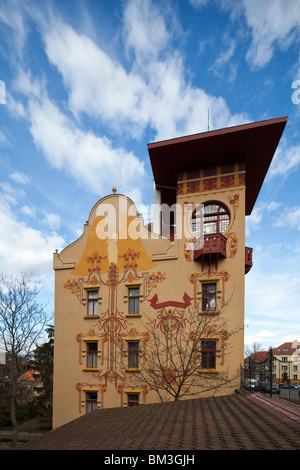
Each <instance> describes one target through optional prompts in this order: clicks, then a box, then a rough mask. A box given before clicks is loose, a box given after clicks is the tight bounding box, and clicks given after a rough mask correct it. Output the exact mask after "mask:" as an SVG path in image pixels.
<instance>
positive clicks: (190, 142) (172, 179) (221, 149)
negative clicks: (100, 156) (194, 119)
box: [148, 116, 287, 215]
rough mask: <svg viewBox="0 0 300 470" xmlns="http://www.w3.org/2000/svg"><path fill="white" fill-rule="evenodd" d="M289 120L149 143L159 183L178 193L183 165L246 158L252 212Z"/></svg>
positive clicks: (162, 186) (197, 164) (209, 163)
mask: <svg viewBox="0 0 300 470" xmlns="http://www.w3.org/2000/svg"><path fill="white" fill-rule="evenodd" d="M286 123H287V117H286V116H283V117H279V118H275V119H268V120H265V121H259V122H252V123H247V124H243V125H238V126H233V127H227V128H225V129H217V130H213V131H208V132H202V133H200V134H195V135H189V136H184V137H179V138H176V139H170V140H165V141H162V142H154V143H151V144H148V152H149V157H150V162H151V166H152V171H153V177H154V181H155V184H156V186H157V187H159V188H169V189H170V190H171V191H172V193H173V194H175V192H174V188H175V187H176V185H177V173H178V171H180V170H182V169H183V170H184V171H186V170H187V169H188V168H191V169H194V168H198V167H199V166H210V165H220V164H222V163H224V162H226V163H228V162H229V161H231V162H240V161H244V162H245V165H246V215H250V214H251V211H252V209H253V206H254V204H255V201H256V199H257V196H258V194H259V191H260V189H261V186H262V184H263V181H264V179H265V176H266V174H267V171H268V169H269V166H270V164H271V161H272V158H273V156H274V153H275V151H276V148H277V145H278V143H279V141H280V138H281V135H282V133H283V130H284V128H285V125H286ZM171 188H173V189H171ZM169 197H170V196H169ZM173 197H175V196H173ZM174 202H176V201H175V200H173V203H174ZM171 204H172V203H171Z"/></svg>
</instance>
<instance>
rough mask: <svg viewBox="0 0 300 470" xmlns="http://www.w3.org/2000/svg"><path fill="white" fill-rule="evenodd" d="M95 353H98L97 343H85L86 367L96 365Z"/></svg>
mask: <svg viewBox="0 0 300 470" xmlns="http://www.w3.org/2000/svg"><path fill="white" fill-rule="evenodd" d="M97 354H98V344H97V343H86V366H87V367H97Z"/></svg>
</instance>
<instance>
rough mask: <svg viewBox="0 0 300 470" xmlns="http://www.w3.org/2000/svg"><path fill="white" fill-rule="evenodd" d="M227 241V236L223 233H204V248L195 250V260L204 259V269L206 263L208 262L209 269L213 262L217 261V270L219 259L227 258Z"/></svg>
mask: <svg viewBox="0 0 300 470" xmlns="http://www.w3.org/2000/svg"><path fill="white" fill-rule="evenodd" d="M226 242H227V238H226V237H224V235H222V234H221V233H212V234H208V235H204V239H203V246H202V248H200V249H199V250H195V251H194V261H196V260H201V261H202V270H203V266H204V263H207V264H208V266H209V270H210V267H211V265H212V263H215V267H216V270H217V269H218V261H219V259H220V258H226Z"/></svg>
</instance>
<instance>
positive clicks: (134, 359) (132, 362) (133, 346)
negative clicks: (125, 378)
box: [128, 341, 139, 369]
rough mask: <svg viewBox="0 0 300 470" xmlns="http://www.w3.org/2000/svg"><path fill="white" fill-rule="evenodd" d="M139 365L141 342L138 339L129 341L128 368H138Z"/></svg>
mask: <svg viewBox="0 0 300 470" xmlns="http://www.w3.org/2000/svg"><path fill="white" fill-rule="evenodd" d="M138 367H139V343H138V341H129V342H128V369H138Z"/></svg>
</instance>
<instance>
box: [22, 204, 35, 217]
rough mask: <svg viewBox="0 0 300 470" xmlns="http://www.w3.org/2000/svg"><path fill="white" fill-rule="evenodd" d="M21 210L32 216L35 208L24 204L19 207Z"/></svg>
mask: <svg viewBox="0 0 300 470" xmlns="http://www.w3.org/2000/svg"><path fill="white" fill-rule="evenodd" d="M21 212H22V214H24V215H27V216H29V217H34V216H35V215H36V208H35V207H32V206H27V205H25V206H23V207H21Z"/></svg>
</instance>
